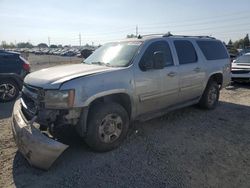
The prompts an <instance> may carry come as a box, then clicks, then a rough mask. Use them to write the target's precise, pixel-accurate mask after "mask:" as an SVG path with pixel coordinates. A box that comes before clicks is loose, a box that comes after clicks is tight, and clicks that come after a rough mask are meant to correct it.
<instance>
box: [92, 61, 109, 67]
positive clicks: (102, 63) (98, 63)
mask: <svg viewBox="0 0 250 188" xmlns="http://www.w3.org/2000/svg"><path fill="white" fill-rule="evenodd" d="M91 64H93V65H105V66H107V67H111V65H110V64H109V63H104V62H101V61H96V62H91Z"/></svg>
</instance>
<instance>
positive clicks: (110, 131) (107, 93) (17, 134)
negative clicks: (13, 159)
mask: <svg viewBox="0 0 250 188" xmlns="http://www.w3.org/2000/svg"><path fill="white" fill-rule="evenodd" d="M230 79H231V78H230V58H229V55H228V52H227V50H226V48H225V46H224V45H223V44H222V42H221V41H219V40H216V39H215V38H212V37H206V36H196V37H191V36H173V35H151V36H139V37H138V38H136V39H127V40H124V41H119V42H113V43H108V44H105V45H103V46H102V47H100V48H99V49H97V50H96V51H95V52H94V53H93V54H92V55H91V56H89V57H88V58H87V59H85V60H84V61H83V62H82V63H81V64H75V65H64V66H57V67H52V68H47V69H42V70H40V71H37V72H34V73H31V74H29V75H28V76H27V77H26V78H25V80H24V86H23V89H22V94H21V98H20V99H19V100H17V101H16V103H15V105H14V111H13V118H12V130H13V134H14V138H15V141H16V143H17V146H18V148H19V151H20V152H21V153H22V154H23V155H24V157H25V158H26V159H27V160H28V161H29V162H30V164H31V165H34V166H36V167H40V168H43V169H48V168H49V167H50V166H51V164H52V163H53V162H54V161H55V160H56V158H57V157H58V156H59V155H60V154H61V153H62V152H63V151H64V150H65V149H66V148H67V147H68V146H67V145H65V144H63V143H60V142H58V141H56V139H54V138H56V135H57V134H56V132H57V130H58V129H60V127H63V126H65V125H69V126H74V127H75V128H76V130H77V132H78V133H79V135H80V136H81V137H83V138H84V139H85V141H86V143H87V144H88V145H89V146H90V148H92V149H94V150H96V151H108V150H111V149H114V148H116V147H117V146H119V145H120V144H121V142H122V141H123V140H124V139H125V137H126V135H127V132H128V128H129V124H130V122H131V121H134V120H142V121H143V120H147V119H150V118H153V117H156V116H160V115H163V114H165V113H166V112H169V111H171V110H174V109H178V108H182V107H185V106H189V105H193V104H199V105H200V106H201V107H203V108H206V109H213V108H215V107H216V105H217V103H218V99H219V91H220V89H221V88H223V87H224V86H226V85H228V83H229V82H230ZM44 132H48V133H47V134H43V133H44ZM48 135H49V136H48Z"/></svg>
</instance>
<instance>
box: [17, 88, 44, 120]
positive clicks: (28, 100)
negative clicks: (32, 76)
mask: <svg viewBox="0 0 250 188" xmlns="http://www.w3.org/2000/svg"><path fill="white" fill-rule="evenodd" d="M41 101H42V90H41V89H39V88H36V87H33V86H30V85H26V84H24V86H23V89H22V96H21V104H22V112H23V114H24V115H25V116H26V118H27V119H31V118H32V117H34V115H36V114H37V112H38V109H39V107H40V105H41Z"/></svg>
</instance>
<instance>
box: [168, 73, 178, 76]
mask: <svg viewBox="0 0 250 188" xmlns="http://www.w3.org/2000/svg"><path fill="white" fill-rule="evenodd" d="M168 76H169V77H174V76H176V72H170V73H168Z"/></svg>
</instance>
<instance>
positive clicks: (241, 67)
mask: <svg viewBox="0 0 250 188" xmlns="http://www.w3.org/2000/svg"><path fill="white" fill-rule="evenodd" d="M231 72H232V80H233V81H236V82H249V81H250V53H246V54H244V55H242V56H239V57H238V58H237V59H236V60H234V61H233V63H232V70H231Z"/></svg>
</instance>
